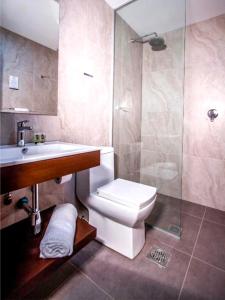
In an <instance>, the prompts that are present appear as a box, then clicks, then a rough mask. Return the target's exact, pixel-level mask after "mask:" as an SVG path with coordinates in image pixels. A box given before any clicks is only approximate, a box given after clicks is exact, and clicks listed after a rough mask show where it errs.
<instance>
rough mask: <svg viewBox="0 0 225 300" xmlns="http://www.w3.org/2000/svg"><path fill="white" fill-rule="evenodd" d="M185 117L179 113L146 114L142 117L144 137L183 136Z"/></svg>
mask: <svg viewBox="0 0 225 300" xmlns="http://www.w3.org/2000/svg"><path fill="white" fill-rule="evenodd" d="M182 124H183V116H182V115H181V114H180V113H179V112H171V111H168V112H145V113H144V114H143V116H142V135H165V136H169V137H170V136H172V138H173V137H174V136H175V137H179V136H181V135H182Z"/></svg>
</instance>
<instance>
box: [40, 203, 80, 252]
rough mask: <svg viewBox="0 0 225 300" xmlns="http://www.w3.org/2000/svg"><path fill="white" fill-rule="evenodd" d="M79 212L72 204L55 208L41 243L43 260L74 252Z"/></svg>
mask: <svg viewBox="0 0 225 300" xmlns="http://www.w3.org/2000/svg"><path fill="white" fill-rule="evenodd" d="M76 219H77V210H76V208H75V207H74V205H72V204H70V203H65V204H59V205H57V206H56V207H55V209H54V211H53V214H52V216H51V219H50V221H49V224H48V227H47V229H46V231H45V235H44V237H43V239H42V241H41V243H40V257H41V258H56V257H64V256H69V255H71V254H72V252H73V245H74V235H75V230H76Z"/></svg>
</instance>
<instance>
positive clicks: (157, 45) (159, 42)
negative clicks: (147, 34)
mask: <svg viewBox="0 0 225 300" xmlns="http://www.w3.org/2000/svg"><path fill="white" fill-rule="evenodd" d="M148 42H149V45H150V46H151V47H152V51H160V50H164V49H166V44H165V40H164V38H162V37H160V36H158V35H157V36H154V37H153V38H151V39H150V40H149V41H148Z"/></svg>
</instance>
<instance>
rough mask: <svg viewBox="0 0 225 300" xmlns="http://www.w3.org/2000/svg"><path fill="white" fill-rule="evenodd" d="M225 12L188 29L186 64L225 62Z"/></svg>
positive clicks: (219, 63) (188, 65)
mask: <svg viewBox="0 0 225 300" xmlns="http://www.w3.org/2000/svg"><path fill="white" fill-rule="evenodd" d="M224 27H225V14H223V15H221V16H217V17H215V18H212V19H209V20H206V21H203V22H198V23H196V24H193V25H191V26H188V27H187V30H186V55H185V56H186V62H185V64H186V66H187V67H190V66H195V67H196V68H199V67H200V66H201V65H208V66H209V65H211V66H212V65H218V66H221V63H222V64H223V65H224V64H225V54H224V46H225V32H224Z"/></svg>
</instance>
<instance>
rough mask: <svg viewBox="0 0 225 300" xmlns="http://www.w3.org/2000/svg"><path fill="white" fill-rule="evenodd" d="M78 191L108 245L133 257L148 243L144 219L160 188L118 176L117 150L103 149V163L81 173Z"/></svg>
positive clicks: (101, 237) (92, 223)
mask: <svg viewBox="0 0 225 300" xmlns="http://www.w3.org/2000/svg"><path fill="white" fill-rule="evenodd" d="M76 186H77V195H78V198H79V200H80V201H81V202H82V203H83V205H84V206H85V207H86V208H87V209H88V212H89V223H90V224H91V225H93V226H94V227H96V228H97V237H96V239H97V240H99V241H100V242H101V243H103V244H104V245H106V246H108V247H110V248H111V249H113V250H115V251H117V252H119V253H121V254H123V255H125V256H127V257H129V258H131V259H133V258H134V257H135V256H136V255H137V254H138V253H139V252H140V251H141V249H142V248H143V246H144V243H145V225H144V221H145V219H146V218H147V217H148V216H149V214H150V213H151V211H152V209H153V207H154V204H155V201H156V188H154V187H150V186H146V185H143V184H140V183H136V182H131V181H128V180H124V179H120V178H118V179H116V180H114V151H113V148H111V147H103V148H102V149H101V164H100V166H99V167H95V168H92V169H89V170H84V171H81V172H78V173H77V184H76Z"/></svg>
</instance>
